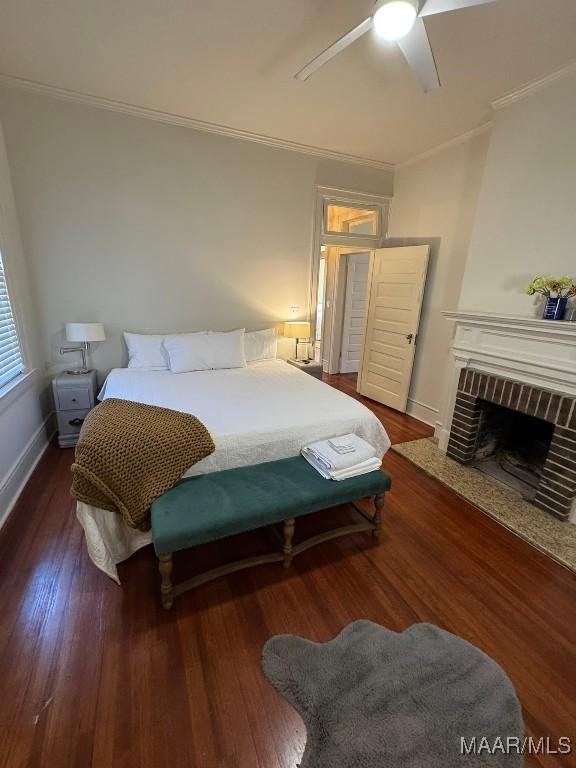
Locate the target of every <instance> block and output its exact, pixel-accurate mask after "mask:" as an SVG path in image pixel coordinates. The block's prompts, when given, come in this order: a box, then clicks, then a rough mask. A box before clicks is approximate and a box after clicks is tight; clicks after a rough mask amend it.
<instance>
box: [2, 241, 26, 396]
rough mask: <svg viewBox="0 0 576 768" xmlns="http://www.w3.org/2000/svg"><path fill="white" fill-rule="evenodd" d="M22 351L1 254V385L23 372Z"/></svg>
mask: <svg viewBox="0 0 576 768" xmlns="http://www.w3.org/2000/svg"><path fill="white" fill-rule="evenodd" d="M22 368H23V365H22V352H21V350H20V342H19V340H18V334H17V332H16V324H15V323H14V315H13V313H12V306H11V305H10V297H9V295H8V286H7V285H6V275H5V273H4V264H3V263H2V254H0V387H3V386H4V384H6V383H7V382H9V381H10V380H11V379H13V378H14V377H15V376H18V374H19V373H22Z"/></svg>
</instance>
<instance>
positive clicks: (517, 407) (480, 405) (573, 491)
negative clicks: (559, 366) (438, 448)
mask: <svg viewBox="0 0 576 768" xmlns="http://www.w3.org/2000/svg"><path fill="white" fill-rule="evenodd" d="M575 404H576V397H574V396H572V395H563V394H559V393H557V392H553V391H551V390H548V389H545V388H543V387H541V386H535V385H533V384H528V383H522V382H521V381H516V380H514V379H511V378H507V377H504V376H500V375H495V374H490V373H485V372H482V371H480V370H477V369H475V368H473V367H465V368H463V369H462V370H461V371H460V375H459V379H458V385H457V391H456V398H455V403H454V409H453V417H452V424H451V429H450V437H449V441H448V447H447V455H448V456H450V458H452V459H455V460H456V461H458V462H460V463H461V464H470V463H472V462H473V461H474V460H475V459H476V458H477V457H478V455H479V452H482V451H484V452H486V451H488V452H489V451H490V450H491V449H492V447H493V445H494V444H495V443H496V442H497V441H498V439H499V437H500V435H499V432H500V431H501V430H502V423H503V422H502V419H503V417H504V416H505V415H506V413H515V414H523V415H524V416H526V417H530V418H531V419H532V420H533V423H532V424H528V428H527V429H526V431H525V433H524V434H525V437H523V438H522V439H523V440H524V441H526V440H528V435H529V434H531V433H533V434H534V435H535V436H538V439H539V440H540V441H542V440H543V439H545V438H546V435H548V438H547V441H548V443H547V445H546V450H545V451H544V456H543V459H542V467H541V472H539V474H538V482H537V487H536V488H535V493H534V496H533V498H532V502H533V503H534V504H535V505H536V506H537V507H539V508H540V509H543V510H545V511H546V512H549V513H550V514H552V515H554V516H556V517H558V518H560V519H562V520H567V519H568V518H569V517H570V514H571V511H572V509H573V507H574V505H575V501H576V405H575ZM539 425H541V426H542V428H541V429H539V428H538V427H539ZM546 425H548V427H546ZM487 433H490V434H488V435H487ZM538 447H539V451H540V453H542V447H541V446H538Z"/></svg>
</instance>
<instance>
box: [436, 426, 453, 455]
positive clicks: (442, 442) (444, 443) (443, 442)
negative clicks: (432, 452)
mask: <svg viewBox="0 0 576 768" xmlns="http://www.w3.org/2000/svg"><path fill="white" fill-rule="evenodd" d="M434 437H435V438H436V440H437V441H438V448H439V449H440V450H441V451H442V453H446V450H447V448H448V441H449V440H450V430H449V429H444V427H443V426H442V424H440V422H437V423H436V428H435V430H434Z"/></svg>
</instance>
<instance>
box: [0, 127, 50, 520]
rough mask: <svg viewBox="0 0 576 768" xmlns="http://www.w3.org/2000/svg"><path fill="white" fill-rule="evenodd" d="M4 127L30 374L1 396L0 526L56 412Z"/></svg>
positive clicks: (0, 176)
mask: <svg viewBox="0 0 576 768" xmlns="http://www.w3.org/2000/svg"><path fill="white" fill-rule="evenodd" d="M10 177H11V174H10V167H9V163H8V158H7V155H6V151H5V145H4V139H3V134H2V130H1V126H0V250H1V251H2V260H3V263H4V267H5V271H6V277H7V280H8V290H9V292H10V299H11V302H12V305H13V311H14V315H15V321H16V323H17V326H18V332H19V336H20V339H21V342H22V347H23V350H22V351H23V357H24V363H25V366H26V370H27V374H26V375H24V376H21V377H19V379H17V380H15V381H13V382H10V383H9V384H8V385H7V386H6V387H4V388H3V389H2V392H1V393H0V526H1V525H2V524H3V523H4V522H5V520H6V518H7V516H8V514H9V512H10V510H11V509H12V507H13V505H14V503H15V502H16V499H17V498H18V495H19V493H20V491H21V489H22V487H23V485H24V483H25V482H26V480H27V479H28V477H29V475H30V473H31V472H32V470H33V468H34V467H35V465H36V463H37V461H38V460H39V458H40V456H41V455H42V452H43V451H44V449H45V448H46V446H47V444H48V438H49V436H50V434H51V419H50V415H51V414H50V411H51V407H50V405H49V402H48V400H47V398H46V393H45V384H44V381H43V377H42V375H41V369H42V368H43V363H42V357H41V355H40V352H39V348H38V336H37V321H36V315H35V312H34V307H33V302H32V297H31V295H30V290H29V278H28V268H27V263H26V259H25V256H24V253H23V251H22V244H21V237H20V229H19V223H18V216H17V213H16V208H15V206H14V198H13V194H12V186H11V178H10Z"/></svg>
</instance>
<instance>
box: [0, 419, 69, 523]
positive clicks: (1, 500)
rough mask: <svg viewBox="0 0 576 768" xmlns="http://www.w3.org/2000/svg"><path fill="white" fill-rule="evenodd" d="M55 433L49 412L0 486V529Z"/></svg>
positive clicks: (54, 426)
mask: <svg viewBox="0 0 576 768" xmlns="http://www.w3.org/2000/svg"><path fill="white" fill-rule="evenodd" d="M55 432H56V425H55V423H54V412H53V411H52V412H50V413H49V414H48V416H47V417H46V418H45V419H44V421H43V422H42V423H41V424H40V426H39V427H38V429H37V430H36V431H35V432H34V434H33V435H32V437H31V438H30V440H29V441H28V442H27V444H26V446H25V448H24V450H23V451H22V452H21V454H20V456H18V458H17V459H16V461H15V462H14V464H13V465H12V468H11V469H10V471H9V472H8V474H7V476H6V477H5V478H4V480H3V481H2V484H1V485H0V528H2V526H3V525H4V523H5V522H6V520H7V519H8V516H9V515H10V512H12V509H13V508H14V505H15V504H16V502H17V501H18V498H19V497H20V494H21V493H22V491H23V490H24V486H25V485H26V483H27V482H28V480H29V479H30V475H31V474H32V472H33V471H34V470H35V468H36V465H37V464H38V462H39V461H40V459H41V458H42V455H43V454H44V451H45V450H46V448H47V447H48V444H49V443H50V440H51V439H52V437H53V436H54V434H55Z"/></svg>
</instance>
